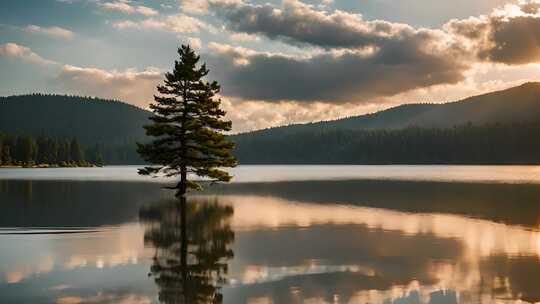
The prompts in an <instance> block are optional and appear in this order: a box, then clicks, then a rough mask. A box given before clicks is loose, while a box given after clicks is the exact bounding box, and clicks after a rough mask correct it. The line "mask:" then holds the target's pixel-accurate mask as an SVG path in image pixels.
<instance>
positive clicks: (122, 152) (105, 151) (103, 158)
mask: <svg viewBox="0 0 540 304" xmlns="http://www.w3.org/2000/svg"><path fill="white" fill-rule="evenodd" d="M142 163H143V161H141V160H140V158H139V156H138V155H137V152H136V151H135V143H131V144H127V145H123V146H116V147H114V148H111V147H108V146H105V145H103V144H94V145H89V146H85V145H82V144H80V142H79V140H78V139H77V138H71V139H66V138H53V137H47V136H38V137H33V136H30V135H19V136H13V135H5V134H2V133H0V165H2V166H34V165H53V166H61V167H75V166H79V167H80V166H90V165H97V166H101V165H105V164H107V165H111V164H142Z"/></svg>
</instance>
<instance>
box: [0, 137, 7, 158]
mask: <svg viewBox="0 0 540 304" xmlns="http://www.w3.org/2000/svg"><path fill="white" fill-rule="evenodd" d="M4 146H7V144H6V143H5V136H4V134H2V133H0V165H2V164H3V160H4Z"/></svg>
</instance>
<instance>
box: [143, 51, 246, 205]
mask: <svg viewBox="0 0 540 304" xmlns="http://www.w3.org/2000/svg"><path fill="white" fill-rule="evenodd" d="M178 55H179V59H178V60H176V61H175V65H174V70H173V71H172V72H170V73H166V74H165V81H164V84H163V85H159V86H158V87H157V90H158V92H159V93H160V95H159V96H155V97H154V100H155V102H154V103H153V104H151V105H150V108H151V109H152V111H153V113H154V115H153V116H151V117H150V120H151V121H152V124H150V125H147V126H145V127H144V128H145V129H146V134H147V135H148V136H151V137H154V140H153V141H152V142H150V143H147V144H138V152H139V153H140V154H141V156H142V157H143V159H144V160H145V161H147V162H149V163H151V164H154V165H156V166H148V167H145V168H143V169H140V170H139V173H140V174H142V175H156V174H158V173H163V174H164V175H165V176H178V175H180V181H179V182H178V184H177V185H176V186H175V187H172V188H174V189H176V190H177V195H178V196H183V195H185V193H186V192H187V190H188V189H200V184H199V183H197V182H195V181H194V180H188V174H194V175H196V176H199V177H203V178H207V179H209V180H211V181H219V182H228V181H230V179H231V176H230V175H229V174H228V173H227V172H226V171H224V170H221V169H220V168H223V167H234V166H236V164H237V162H236V159H235V158H234V157H233V156H232V154H231V153H230V151H231V149H232V148H233V147H234V144H233V143H232V142H230V141H228V140H227V138H226V136H225V135H224V134H223V132H225V131H230V130H231V122H230V121H225V120H223V116H224V115H225V111H223V110H221V109H220V104H221V100H220V99H218V98H216V94H217V93H218V92H219V90H220V87H219V85H218V84H217V82H215V81H214V82H208V81H206V80H204V78H205V76H206V75H207V74H208V69H207V68H206V65H205V64H202V65H199V59H200V57H199V56H197V55H196V54H195V52H194V51H193V50H192V49H191V48H190V47H189V46H187V45H182V46H181V47H180V48H179V49H178Z"/></svg>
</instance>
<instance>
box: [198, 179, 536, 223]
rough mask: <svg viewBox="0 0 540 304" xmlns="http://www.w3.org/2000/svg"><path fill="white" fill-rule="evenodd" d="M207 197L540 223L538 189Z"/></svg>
mask: <svg viewBox="0 0 540 304" xmlns="http://www.w3.org/2000/svg"><path fill="white" fill-rule="evenodd" d="M207 193H210V194H220V195H223V194H235V195H257V196H272V197H276V198H282V199H286V200H289V201H296V202H306V203H323V204H347V205H355V206H363V207H375V208H385V209H391V210H398V211H404V212H415V213H449V214H458V215H466V216H470V217H475V218H483V219H487V220H491V221H495V222H502V223H505V224H512V225H522V226H528V227H532V228H534V229H536V228H537V227H539V224H540V222H539V218H540V204H538V202H540V185H538V184H487V183H460V182H455V183H454V182H424V181H391V180H335V181H287V182H270V183H262V182H261V183H233V184H230V185H218V186H215V187H211V188H207ZM516 206H519V208H516Z"/></svg>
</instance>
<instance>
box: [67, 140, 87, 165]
mask: <svg viewBox="0 0 540 304" xmlns="http://www.w3.org/2000/svg"><path fill="white" fill-rule="evenodd" d="M69 146H70V150H71V160H72V161H74V162H82V161H83V160H84V155H83V152H82V148H81V145H80V144H79V141H78V140H77V139H76V138H73V139H72V140H71V143H70V145H69Z"/></svg>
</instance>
